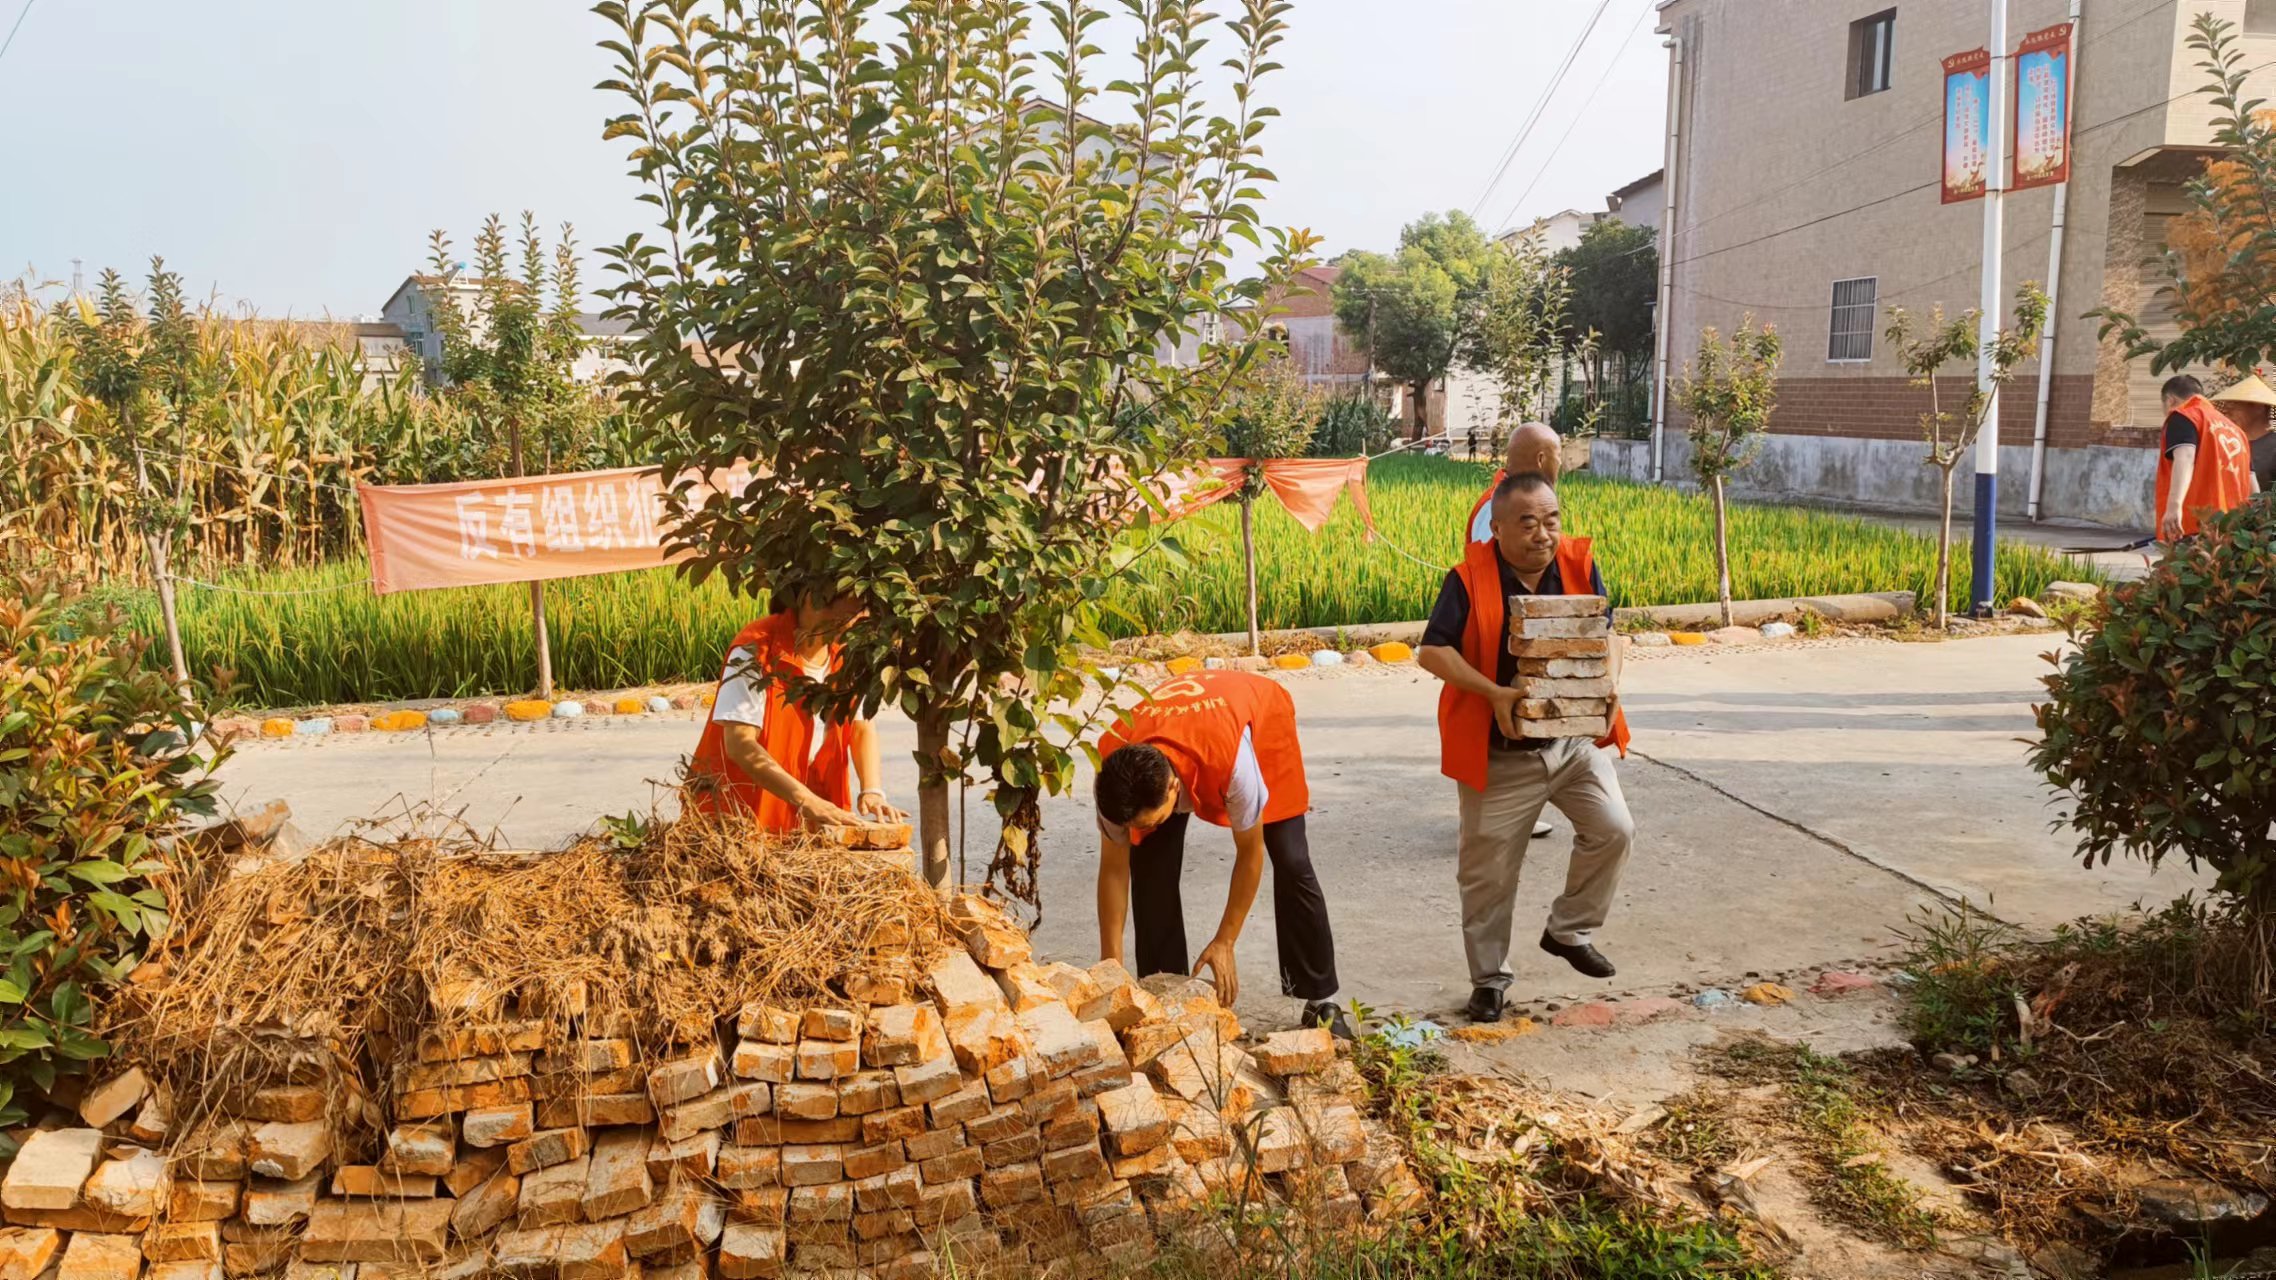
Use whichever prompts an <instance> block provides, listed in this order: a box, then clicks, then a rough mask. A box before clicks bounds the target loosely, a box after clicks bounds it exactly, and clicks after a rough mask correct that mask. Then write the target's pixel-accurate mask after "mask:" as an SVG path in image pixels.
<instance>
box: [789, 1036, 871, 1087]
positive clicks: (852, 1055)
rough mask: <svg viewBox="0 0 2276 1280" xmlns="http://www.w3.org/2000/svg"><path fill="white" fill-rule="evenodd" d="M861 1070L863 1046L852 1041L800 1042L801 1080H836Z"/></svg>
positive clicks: (799, 1076) (799, 1068)
mask: <svg viewBox="0 0 2276 1280" xmlns="http://www.w3.org/2000/svg"><path fill="white" fill-rule="evenodd" d="M860 1069H861V1046H859V1045H857V1044H854V1043H852V1042H851V1041H847V1042H842V1043H841V1042H839V1041H836V1040H801V1041H799V1042H798V1078H799V1079H801V1080H836V1079H839V1078H840V1077H843V1076H850V1075H852V1074H853V1073H854V1072H856V1071H859V1070H860Z"/></svg>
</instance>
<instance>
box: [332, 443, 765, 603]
mask: <svg viewBox="0 0 2276 1280" xmlns="http://www.w3.org/2000/svg"><path fill="white" fill-rule="evenodd" d="M751 477H752V473H751V472H750V471H748V470H736V471H728V472H722V473H720V474H719V475H718V476H717V477H715V479H714V481H713V487H714V488H717V489H719V491H720V492H724V493H740V492H742V490H743V487H744V486H746V485H748V484H749V483H750V481H751ZM666 488H667V486H666V485H665V483H664V479H663V476H662V474H661V473H659V472H657V471H656V470H654V469H653V468H643V467H631V468H626V469H623V470H618V471H581V472H574V473H571V474H567V475H557V476H521V477H517V478H512V479H503V480H469V481H465V482H463V483H457V484H401V485H362V486H359V487H358V488H357V490H356V498H357V500H358V501H359V502H360V503H361V504H362V507H363V518H364V540H365V542H366V543H367V544H369V546H370V548H371V577H372V590H373V591H375V592H377V593H378V594H380V595H386V594H388V593H389V592H393V591H421V590H426V589H428V588H432V587H471V586H480V585H483V584H485V583H501V582H534V581H539V580H545V579H552V578H581V577H585V576H588V575H591V574H598V573H624V572H627V571H629V570H633V569H653V568H656V567H657V566H658V565H663V564H669V563H671V562H672V561H673V560H675V559H677V558H679V557H677V556H668V555H666V554H665V552H664V513H665V503H664V495H665V492H666Z"/></svg>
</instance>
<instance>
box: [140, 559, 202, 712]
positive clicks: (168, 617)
mask: <svg viewBox="0 0 2276 1280" xmlns="http://www.w3.org/2000/svg"><path fill="white" fill-rule="evenodd" d="M143 541H144V542H145V543H147V544H149V547H150V574H151V576H152V577H154V578H156V579H157V580H158V616H159V618H160V619H161V620H163V622H164V623H165V626H166V657H167V658H168V660H169V661H171V662H172V663H173V667H174V685H175V687H176V688H177V689H179V690H181V691H182V693H183V696H185V697H187V696H188V694H189V684H190V668H189V665H188V664H187V663H186V662H185V661H184V660H183V658H182V621H181V617H180V615H179V614H177V613H176V612H175V609H174V575H173V573H172V572H171V571H170V570H169V569H168V568H167V566H166V539H164V538H161V537H159V536H157V535H156V534H146V535H144V537H143Z"/></svg>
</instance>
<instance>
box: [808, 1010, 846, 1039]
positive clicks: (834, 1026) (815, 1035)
mask: <svg viewBox="0 0 2276 1280" xmlns="http://www.w3.org/2000/svg"><path fill="white" fill-rule="evenodd" d="M800 1030H801V1031H802V1032H803V1033H804V1035H805V1037H806V1038H807V1039H809V1040H855V1039H859V1038H860V1036H861V1015H860V1014H858V1013H855V1012H854V1011H853V1010H851V1009H808V1010H807V1011H806V1017H805V1020H804V1021H803V1022H802V1023H801V1024H800Z"/></svg>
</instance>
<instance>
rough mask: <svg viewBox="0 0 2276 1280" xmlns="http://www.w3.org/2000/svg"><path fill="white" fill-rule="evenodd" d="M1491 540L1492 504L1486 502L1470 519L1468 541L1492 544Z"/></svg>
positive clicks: (1492, 529) (1492, 535)
mask: <svg viewBox="0 0 2276 1280" xmlns="http://www.w3.org/2000/svg"><path fill="white" fill-rule="evenodd" d="M1493 540H1494V504H1493V503H1491V502H1488V503H1486V504H1485V505H1484V506H1481V507H1479V508H1478V514H1476V515H1474V516H1472V517H1470V541H1472V542H1492V541H1493Z"/></svg>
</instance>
